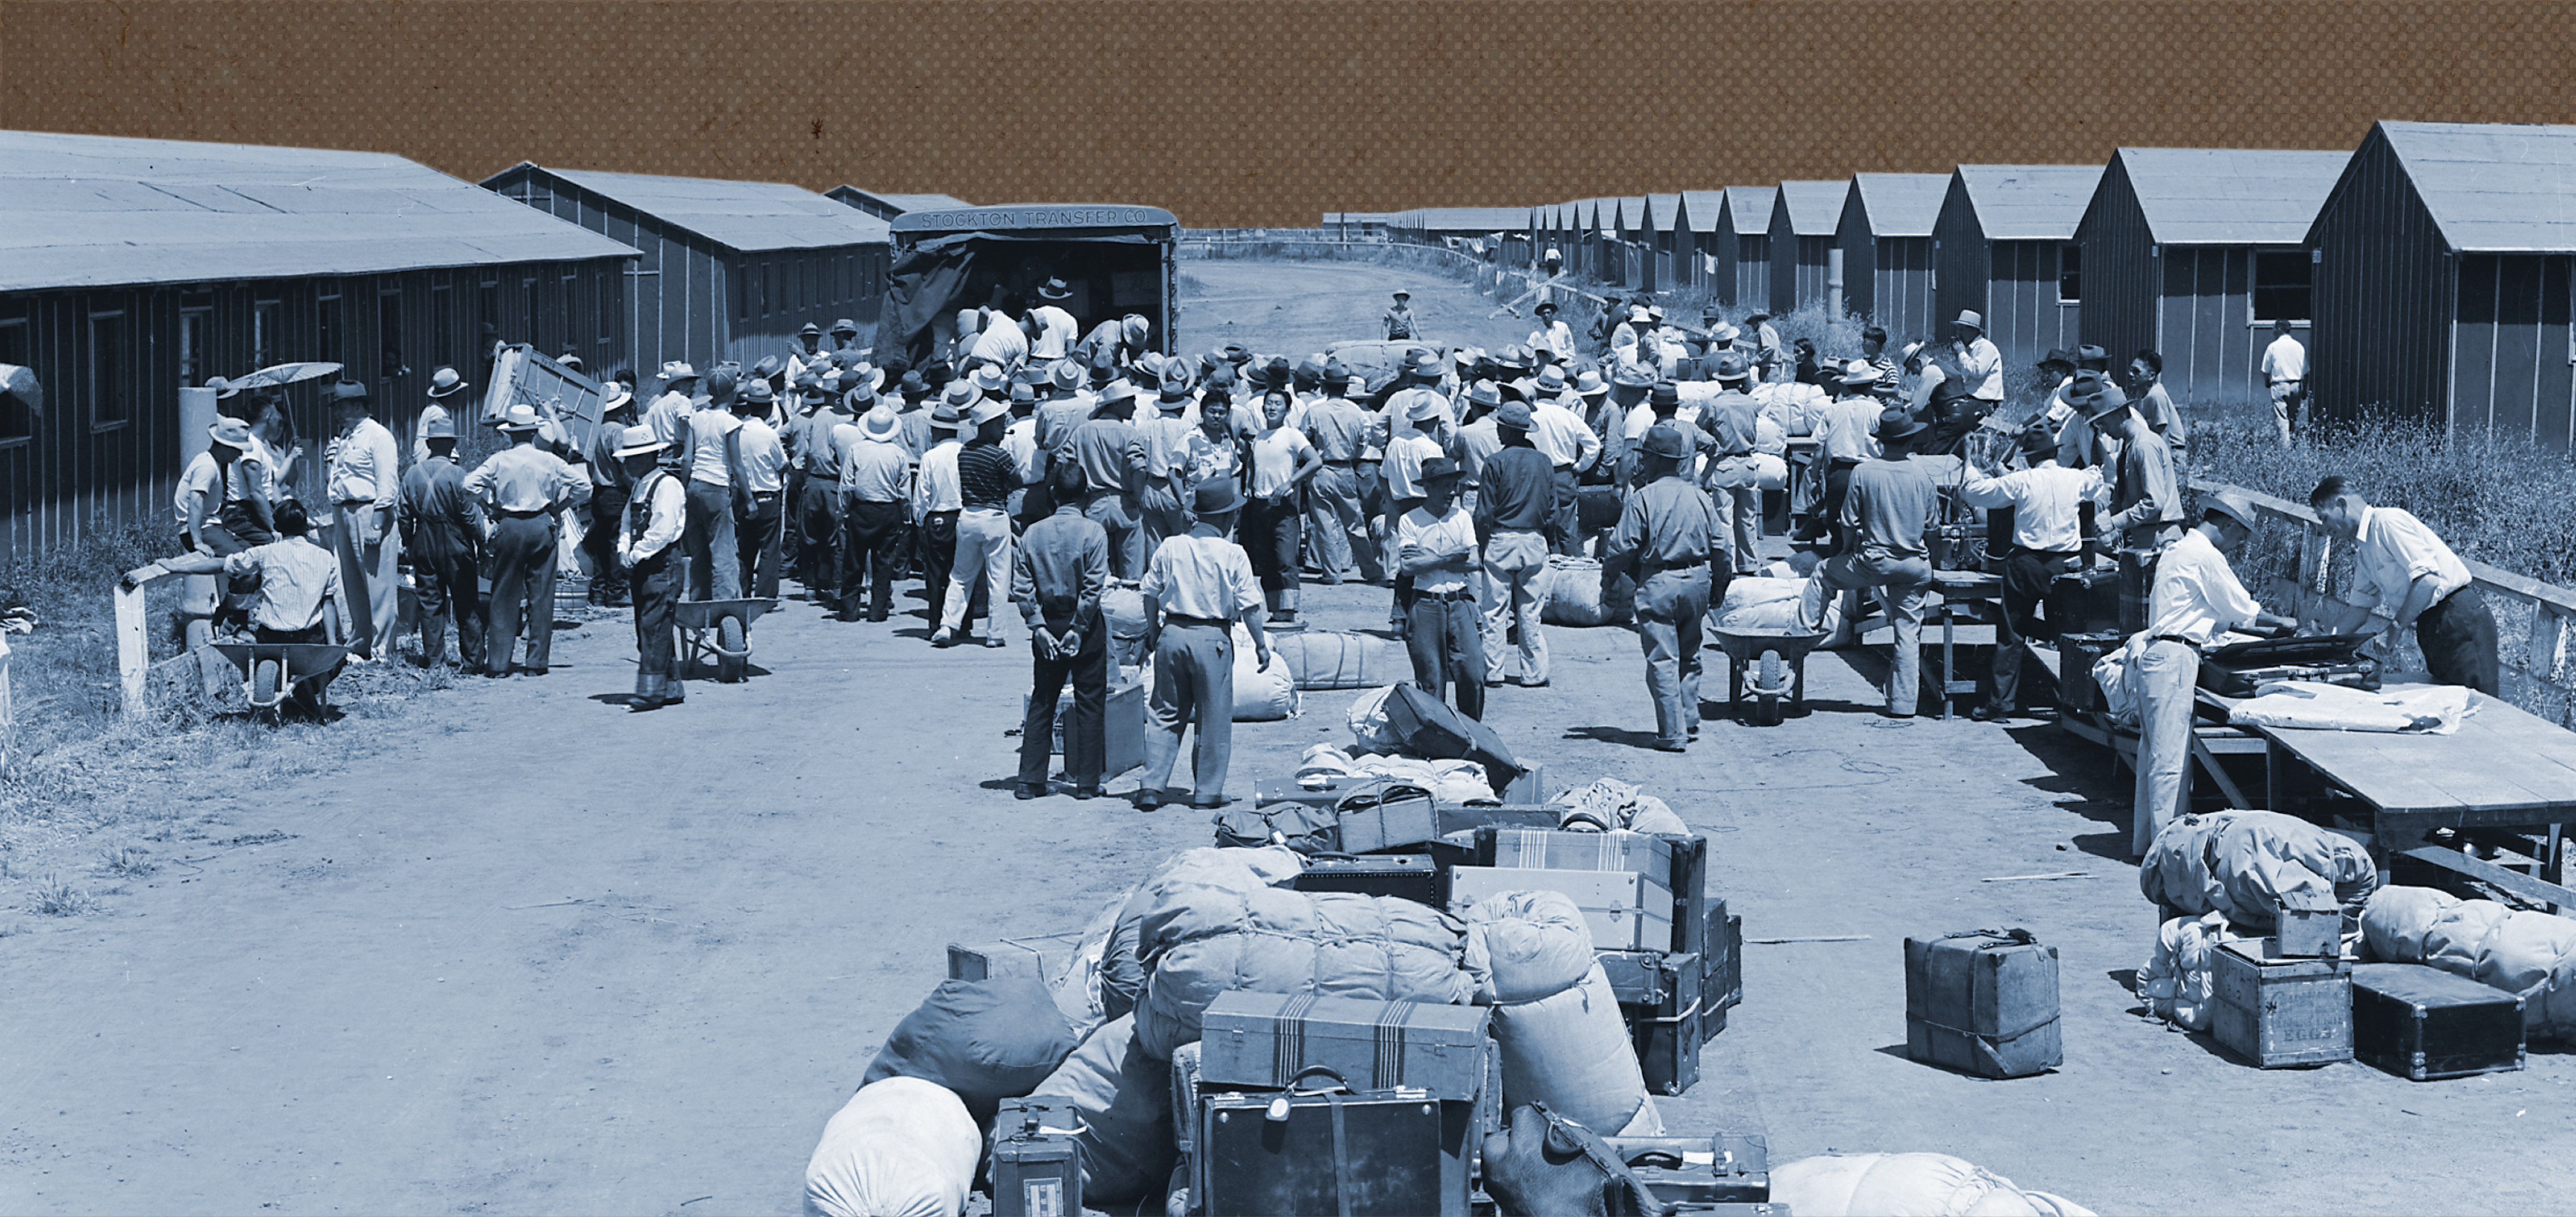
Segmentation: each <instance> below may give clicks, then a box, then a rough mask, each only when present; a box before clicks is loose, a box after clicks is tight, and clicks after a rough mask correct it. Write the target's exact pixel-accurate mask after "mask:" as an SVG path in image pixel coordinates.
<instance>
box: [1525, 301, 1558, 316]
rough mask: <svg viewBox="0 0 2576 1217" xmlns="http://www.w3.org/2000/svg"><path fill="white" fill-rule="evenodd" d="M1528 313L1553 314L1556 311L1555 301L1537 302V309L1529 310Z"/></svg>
mask: <svg viewBox="0 0 2576 1217" xmlns="http://www.w3.org/2000/svg"><path fill="white" fill-rule="evenodd" d="M1530 311H1531V312H1534V313H1553V312H1555V311H1556V301H1553V300H1541V301H1539V302H1538V307H1537V308H1534V309H1531V310H1530Z"/></svg>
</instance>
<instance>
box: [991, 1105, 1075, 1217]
mask: <svg viewBox="0 0 2576 1217" xmlns="http://www.w3.org/2000/svg"><path fill="white" fill-rule="evenodd" d="M1081 1126H1082V1117H1081V1115H1080V1114H1079V1113H1077V1112H1075V1111H1074V1109H1073V1108H1072V1107H1071V1106H1069V1105H1065V1104H1061V1103H1049V1102H1044V1101H1041V1100H1037V1099H1004V1100H1002V1109H1001V1113H1000V1114H999V1115H997V1116H995V1117H994V1120H993V1142H992V1144H993V1166H992V1178H993V1192H992V1195H993V1217H1074V1215H1075V1214H1077V1213H1080V1212H1081V1211H1082V1147H1081V1146H1079V1145H1076V1144H1075V1143H1074V1140H1073V1137H1074V1131H1073V1130H1075V1129H1077V1128H1079V1127H1081Z"/></svg>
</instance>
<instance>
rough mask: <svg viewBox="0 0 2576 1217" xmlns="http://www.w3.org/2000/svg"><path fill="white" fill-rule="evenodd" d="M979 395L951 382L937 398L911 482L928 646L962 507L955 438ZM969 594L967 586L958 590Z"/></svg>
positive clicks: (966, 383)
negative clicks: (928, 439)
mask: <svg viewBox="0 0 2576 1217" xmlns="http://www.w3.org/2000/svg"><path fill="white" fill-rule="evenodd" d="M978 399H979V395H978V394H977V393H976V392H975V385H974V382H973V381H970V380H952V381H950V382H948V387H947V388H946V389H944V390H942V391H941V392H940V397H939V405H938V406H937V407H936V408H935V409H933V410H932V411H931V412H930V433H931V435H932V437H933V439H932V442H931V445H930V449H929V451H927V452H924V453H922V454H921V463H920V466H919V468H918V469H917V470H916V471H915V472H914V474H913V482H912V526H913V531H914V535H915V536H917V537H918V538H919V551H920V552H919V554H918V555H917V556H918V560H919V563H920V567H921V582H922V589H923V590H924V591H925V592H927V593H928V595H929V599H930V604H929V606H928V611H927V613H925V614H924V616H925V617H926V618H927V620H928V621H929V622H930V627H931V629H932V631H933V635H932V637H933V641H934V642H937V644H938V645H941V646H945V645H947V643H946V642H944V641H939V640H938V638H937V634H936V631H937V630H938V629H939V623H940V620H941V618H942V617H943V616H944V615H945V614H946V612H947V609H948V601H947V593H948V590H949V578H948V573H949V571H950V570H951V569H952V568H954V567H955V566H956V565H957V514H958V512H960V511H962V510H964V508H965V503H964V501H963V500H962V499H961V498H960V497H959V494H958V487H957V458H958V455H959V454H960V453H962V452H963V451H964V450H965V445H964V444H963V443H962V442H961V441H960V440H959V438H958V432H959V431H961V430H963V429H964V428H965V426H966V413H967V411H969V410H972V409H974V407H975V402H976V401H977V400H978ZM959 590H960V591H961V592H963V593H965V594H972V591H973V589H972V585H969V586H968V587H966V588H961V589H959Z"/></svg>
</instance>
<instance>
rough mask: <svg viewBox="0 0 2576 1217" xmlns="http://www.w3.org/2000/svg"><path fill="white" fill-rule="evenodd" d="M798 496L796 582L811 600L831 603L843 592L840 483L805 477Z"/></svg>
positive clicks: (809, 476)
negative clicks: (802, 587)
mask: <svg viewBox="0 0 2576 1217" xmlns="http://www.w3.org/2000/svg"><path fill="white" fill-rule="evenodd" d="M804 481H805V484H804V485H803V486H802V487H801V488H799V490H798V492H797V497H796V571H797V581H798V582H801V583H803V584H804V585H805V595H806V596H807V598H809V599H813V600H820V601H824V602H826V603H829V602H830V600H831V598H832V597H834V596H837V595H839V594H840V593H841V565H842V562H843V558H842V554H841V515H840V505H841V483H840V482H838V481H837V480H833V479H829V478H818V477H815V476H813V475H812V474H807V475H806V476H805V479H804Z"/></svg>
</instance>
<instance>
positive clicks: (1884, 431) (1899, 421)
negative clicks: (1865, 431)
mask: <svg viewBox="0 0 2576 1217" xmlns="http://www.w3.org/2000/svg"><path fill="white" fill-rule="evenodd" d="M1928 429H1929V428H1927V427H1925V426H1924V425H1923V420H1922V419H1919V418H1916V417H1914V416H1913V415H1911V414H1908V413H1906V412H1905V411H1903V410H1881V411H1879V414H1878V442H1880V443H1882V444H1887V443H1896V442H1899V441H1903V440H1909V439H1912V438H1914V437H1915V436H1918V435H1921V434H1923V432H1924V431H1926V430H1928Z"/></svg>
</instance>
